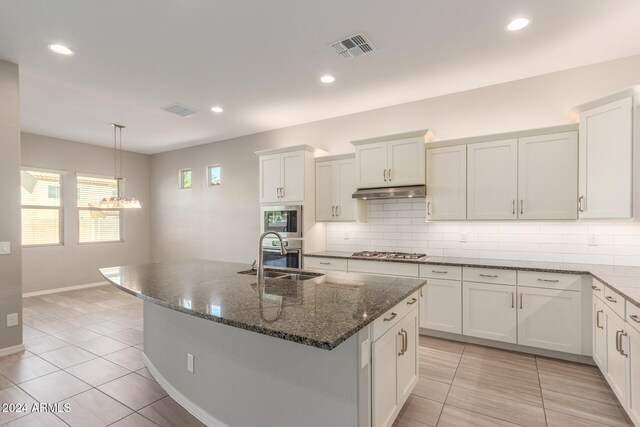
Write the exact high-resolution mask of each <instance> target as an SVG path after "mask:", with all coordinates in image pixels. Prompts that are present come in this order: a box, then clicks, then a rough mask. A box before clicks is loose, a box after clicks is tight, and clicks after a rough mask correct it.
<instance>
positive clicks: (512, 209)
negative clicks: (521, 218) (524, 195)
mask: <svg viewBox="0 0 640 427" xmlns="http://www.w3.org/2000/svg"><path fill="white" fill-rule="evenodd" d="M511 213H512V214H513V215H515V214H516V201H515V200H514V201H513V202H512V203H511Z"/></svg>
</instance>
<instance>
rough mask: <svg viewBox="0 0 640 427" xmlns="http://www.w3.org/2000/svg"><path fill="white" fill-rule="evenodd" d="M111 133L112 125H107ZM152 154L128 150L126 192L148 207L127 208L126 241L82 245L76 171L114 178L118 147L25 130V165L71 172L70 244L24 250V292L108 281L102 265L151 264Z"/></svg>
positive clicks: (67, 181) (67, 197)
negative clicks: (102, 270)
mask: <svg viewBox="0 0 640 427" xmlns="http://www.w3.org/2000/svg"><path fill="white" fill-rule="evenodd" d="M105 132H109V128H108V127H105ZM149 163H150V160H149V156H147V155H144V154H137V153H130V152H126V151H125V152H123V156H122V175H123V176H124V177H125V178H127V180H126V185H125V194H126V195H129V196H135V197H136V198H138V199H139V200H140V203H141V204H142V209H140V210H138V209H135V210H131V211H124V215H125V216H124V242H118V243H93V244H82V245H80V244H78V210H77V203H76V172H83V173H91V174H96V175H105V176H113V174H114V170H113V150H112V149H109V148H105V147H98V146H95V145H89V144H82V143H79V142H73V141H67V140H62V139H56V138H51V137H46V136H41V135H34V134H30V133H23V134H22V165H23V166H30V167H37V168H45V169H55V170H62V171H66V172H67V175H64V177H63V184H62V185H63V189H62V195H63V196H62V197H63V200H62V203H63V207H64V230H65V231H64V245H63V246H44V247H26V248H23V249H22V254H23V255H22V267H23V268H22V275H23V292H24V293H28V292H35V291H43V290H48V289H56V288H61V287H66V286H74V285H82V284H86V283H94V282H98V281H102V280H103V278H102V276H101V275H100V273H98V268H100V267H109V266H115V265H127V264H143V263H147V262H149V240H150V236H149V230H150V226H149V224H150V212H151V203H150V197H149V171H150V165H149Z"/></svg>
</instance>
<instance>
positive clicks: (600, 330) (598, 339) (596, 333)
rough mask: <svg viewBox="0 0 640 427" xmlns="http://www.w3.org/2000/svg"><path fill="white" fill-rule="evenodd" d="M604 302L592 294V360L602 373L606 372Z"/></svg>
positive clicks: (605, 318)
mask: <svg viewBox="0 0 640 427" xmlns="http://www.w3.org/2000/svg"><path fill="white" fill-rule="evenodd" d="M604 310H605V307H604V303H603V302H602V301H601V300H600V298H598V297H596V294H595V293H594V294H593V319H592V320H593V328H592V330H593V361H594V362H596V365H598V368H600V371H602V373H603V374H604V373H606V372H607V322H606V321H607V317H606V314H605V311H604Z"/></svg>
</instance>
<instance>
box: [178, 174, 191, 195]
mask: <svg viewBox="0 0 640 427" xmlns="http://www.w3.org/2000/svg"><path fill="white" fill-rule="evenodd" d="M189 188H191V169H182V170H181V171H180V189H181V190H186V189H189Z"/></svg>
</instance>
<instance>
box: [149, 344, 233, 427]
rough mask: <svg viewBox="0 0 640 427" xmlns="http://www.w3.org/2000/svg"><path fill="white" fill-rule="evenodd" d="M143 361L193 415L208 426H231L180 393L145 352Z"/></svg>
mask: <svg viewBox="0 0 640 427" xmlns="http://www.w3.org/2000/svg"><path fill="white" fill-rule="evenodd" d="M142 363H144V364H145V366H146V367H147V369H149V372H151V375H153V378H155V379H156V381H157V382H158V384H160V387H162V388H163V389H164V391H166V392H167V394H168V395H169V396H171V397H172V398H173V400H175V401H176V402H178V404H179V405H180V406H182V407H183V408H184V409H186V410H187V412H189V413H190V414H191V415H193V416H194V417H196V418H197V419H198V420H200V421H201V422H202V423H204V424H205V425H207V426H208V427H229V426H228V425H226V424H225V423H223V422H222V421H220V420H218V419H216V418H214V417H212V416H211V415H209V413H207V411H205V410H204V409H202V408H201V407H200V406H198V405H196V404H195V403H193V402H192V401H191V400H189V399H188V398H187V397H186V396H185V395H184V394H182V393H180V392H179V391H178V390H177V389H176V388H175V387H174V386H172V385H171V383H169V381H167V379H166V378H165V377H163V376H162V374H161V373H160V372H158V370H157V369H156V367H155V366H153V363H151V361H150V360H149V358H148V357H147V355H146V354H144V352H143V353H142Z"/></svg>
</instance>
